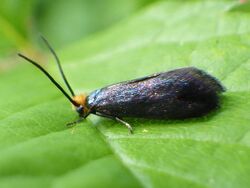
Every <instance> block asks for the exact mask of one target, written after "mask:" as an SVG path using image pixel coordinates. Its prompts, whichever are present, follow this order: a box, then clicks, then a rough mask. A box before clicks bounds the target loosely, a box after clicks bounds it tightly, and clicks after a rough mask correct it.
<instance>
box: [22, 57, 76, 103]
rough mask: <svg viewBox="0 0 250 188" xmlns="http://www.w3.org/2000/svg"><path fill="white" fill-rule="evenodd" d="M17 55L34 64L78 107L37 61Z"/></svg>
mask: <svg viewBox="0 0 250 188" xmlns="http://www.w3.org/2000/svg"><path fill="white" fill-rule="evenodd" d="M18 55H19V56H20V57H21V58H23V59H25V60H26V61H28V62H30V63H31V64H33V65H35V66H36V67H37V68H38V69H39V70H41V71H42V72H43V73H44V74H45V75H46V76H47V77H48V78H49V79H50V81H51V82H52V83H53V84H54V85H55V86H56V87H57V88H58V89H59V90H60V91H61V92H62V93H63V95H64V96H65V97H66V98H67V99H68V100H69V101H70V102H71V103H72V104H73V105H74V106H77V107H79V106H80V105H79V104H78V103H76V102H75V101H74V100H73V99H72V98H71V97H70V96H69V95H68V93H66V91H65V90H64V89H63V88H62V87H61V86H60V85H59V84H58V83H57V82H56V81H55V79H54V78H53V77H52V76H51V75H50V74H49V73H48V72H47V71H46V70H45V69H44V68H42V67H41V65H39V64H38V63H36V62H35V61H33V60H32V59H30V58H28V57H26V56H24V55H22V54H20V53H18Z"/></svg>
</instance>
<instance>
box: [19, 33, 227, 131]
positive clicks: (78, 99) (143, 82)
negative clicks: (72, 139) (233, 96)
mask: <svg viewBox="0 0 250 188" xmlns="http://www.w3.org/2000/svg"><path fill="white" fill-rule="evenodd" d="M42 40H43V41H44V42H45V44H46V45H47V47H48V48H49V49H50V51H51V53H52V54H53V56H54V58H55V60H56V63H57V65H58V68H59V71H60V73H61V76H62V78H63V80H64V82H65V84H66V86H67V88H68V90H69V92H70V94H71V96H70V95H69V94H68V93H67V92H66V91H65V90H64V89H63V88H62V87H61V86H60V84H58V82H56V81H55V79H54V78H53V77H52V76H51V75H50V74H49V73H48V72H47V71H46V70H45V69H44V68H43V67H41V66H40V65H39V64H38V63H37V62H35V61H33V60H32V59H30V58H28V57H26V56H24V55H22V54H20V53H19V54H18V55H19V56H20V57H22V58H23V59H25V60H26V61H28V62H29V63H31V64H33V65H34V66H36V67H37V68H38V69H39V70H41V71H42V72H43V73H44V74H45V75H46V76H47V77H48V78H49V79H50V81H51V82H52V83H53V84H54V85H55V86H56V87H57V88H58V89H59V90H60V91H61V92H62V93H63V95H64V96H65V97H66V98H67V99H68V100H69V101H70V102H71V104H72V105H73V106H74V108H75V110H76V112H77V113H78V114H79V119H78V120H77V121H74V122H72V123H68V124H67V125H68V126H73V125H75V124H76V123H79V122H81V121H82V120H84V119H85V118H87V117H88V115H90V114H94V115H97V116H101V117H106V118H109V119H113V120H116V121H118V122H120V123H122V124H123V125H125V126H126V127H127V128H128V130H129V131H130V132H131V133H132V131H133V129H132V126H131V125H130V124H129V123H127V122H126V121H124V120H123V118H124V117H136V118H150V119H179V120H182V119H186V118H193V117H201V116H203V115H206V114H208V113H209V112H211V111H212V110H214V109H216V108H218V107H219V105H220V96H219V95H220V93H222V92H224V91H225V89H224V87H223V86H222V84H221V83H220V82H219V81H218V80H217V79H216V78H214V77H213V76H211V75H209V74H208V73H206V72H205V71H203V70H200V69H197V68H195V67H185V68H179V69H175V70H171V71H167V72H161V73H156V74H152V75H149V76H146V77H142V78H138V79H134V80H129V81H124V82H120V83H116V84H112V85H109V86H106V87H103V88H101V89H97V90H95V91H93V92H91V93H90V94H89V95H86V94H80V95H75V93H74V91H73V90H72V88H71V86H70V84H69V83H68V81H67V79H66V76H65V74H64V72H63V69H62V67H61V63H60V61H59V58H58V56H57V55H56V53H55V51H54V50H53V48H52V47H51V45H50V44H49V43H48V41H47V40H46V39H45V38H44V37H42Z"/></svg>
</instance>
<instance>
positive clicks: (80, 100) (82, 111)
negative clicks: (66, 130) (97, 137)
mask: <svg viewBox="0 0 250 188" xmlns="http://www.w3.org/2000/svg"><path fill="white" fill-rule="evenodd" d="M86 98H87V95H84V94H80V95H76V96H73V100H74V101H75V102H76V103H77V104H79V106H75V105H73V107H74V109H75V110H76V111H77V112H78V114H79V116H81V117H86V116H87V115H88V114H89V112H90V110H89V108H87V107H86Z"/></svg>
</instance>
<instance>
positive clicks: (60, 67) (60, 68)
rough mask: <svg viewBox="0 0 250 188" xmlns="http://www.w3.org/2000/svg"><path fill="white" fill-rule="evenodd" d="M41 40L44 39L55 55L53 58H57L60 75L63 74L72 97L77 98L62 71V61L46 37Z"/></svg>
mask: <svg viewBox="0 0 250 188" xmlns="http://www.w3.org/2000/svg"><path fill="white" fill-rule="evenodd" d="M41 38H42V40H43V41H44V43H45V44H46V46H47V47H48V48H49V50H50V52H51V53H52V54H53V56H54V58H55V60H56V63H57V66H58V68H59V71H60V73H61V75H62V78H63V81H64V83H65V84H66V86H67V88H68V89H69V91H70V93H71V95H72V96H75V94H74V91H73V89H72V88H71V87H70V85H69V82H68V80H67V78H66V76H65V74H64V72H63V69H62V66H61V63H60V60H59V58H58V56H57V55H56V52H55V50H54V49H53V48H52V46H51V45H50V44H49V42H48V40H47V39H46V38H45V37H44V36H42V35H41Z"/></svg>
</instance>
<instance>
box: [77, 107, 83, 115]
mask: <svg viewBox="0 0 250 188" xmlns="http://www.w3.org/2000/svg"><path fill="white" fill-rule="evenodd" d="M76 111H77V112H78V113H79V114H81V113H82V111H83V106H79V107H77V108H76Z"/></svg>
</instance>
